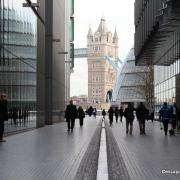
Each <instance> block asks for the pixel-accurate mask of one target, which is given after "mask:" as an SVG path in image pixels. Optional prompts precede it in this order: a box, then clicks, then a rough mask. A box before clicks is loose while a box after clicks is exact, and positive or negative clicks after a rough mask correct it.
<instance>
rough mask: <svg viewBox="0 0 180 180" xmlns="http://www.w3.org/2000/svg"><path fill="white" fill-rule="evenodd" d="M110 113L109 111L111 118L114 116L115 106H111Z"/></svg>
mask: <svg viewBox="0 0 180 180" xmlns="http://www.w3.org/2000/svg"><path fill="white" fill-rule="evenodd" d="M108 113H109V119H110V118H113V115H114V110H113V108H110V109H109V110H108Z"/></svg>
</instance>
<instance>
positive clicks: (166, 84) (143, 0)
mask: <svg viewBox="0 0 180 180" xmlns="http://www.w3.org/2000/svg"><path fill="white" fill-rule="evenodd" d="M135 57H136V64H137V65H149V64H152V65H154V84H155V104H156V107H157V109H158V108H159V106H161V105H162V104H163V102H165V101H166V102H168V103H169V104H172V103H174V102H176V103H177V105H178V107H179V108H180V1H179V0H151V1H147V0H136V1H135Z"/></svg>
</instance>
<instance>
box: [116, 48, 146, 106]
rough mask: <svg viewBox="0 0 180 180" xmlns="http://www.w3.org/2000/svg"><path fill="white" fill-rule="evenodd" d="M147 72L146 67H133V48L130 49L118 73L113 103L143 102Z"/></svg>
mask: <svg viewBox="0 0 180 180" xmlns="http://www.w3.org/2000/svg"><path fill="white" fill-rule="evenodd" d="M148 72H149V69H148V67H146V66H135V56H134V48H131V50H130V51H129V53H128V55H127V57H126V59H125V61H124V63H123V64H122V66H121V69H120V71H119V72H118V75H117V80H116V84H115V88H114V90H113V101H116V102H119V103H123V102H143V101H145V77H146V76H147V73H148Z"/></svg>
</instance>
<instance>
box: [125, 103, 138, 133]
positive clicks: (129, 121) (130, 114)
mask: <svg viewBox="0 0 180 180" xmlns="http://www.w3.org/2000/svg"><path fill="white" fill-rule="evenodd" d="M134 111H136V109H135V108H134V107H133V105H132V103H128V107H127V108H126V109H125V111H124V116H125V118H126V134H128V133H130V135H132V131H133V121H134ZM129 126H130V129H129Z"/></svg>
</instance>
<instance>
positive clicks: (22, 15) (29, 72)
mask: <svg viewBox="0 0 180 180" xmlns="http://www.w3.org/2000/svg"><path fill="white" fill-rule="evenodd" d="M25 2H26V1H25V0H1V1H0V11H1V12H0V21H1V23H0V33H1V36H0V92H1V93H5V94H7V98H8V106H9V110H12V109H13V108H16V109H21V110H19V111H18V114H19V115H21V116H22V114H23V110H24V109H26V110H27V109H28V110H29V111H32V110H35V109H36V63H37V61H36V59H37V58H36V56H37V55H36V54H37V53H36V51H37V47H36V42H37V38H36V34H37V33H36V26H37V25H36V17H35V15H34V14H33V12H32V10H31V9H30V8H25V7H23V5H22V4H23V3H25Z"/></svg>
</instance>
